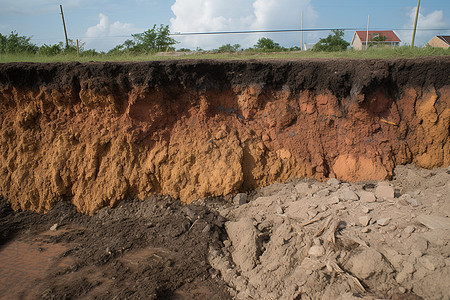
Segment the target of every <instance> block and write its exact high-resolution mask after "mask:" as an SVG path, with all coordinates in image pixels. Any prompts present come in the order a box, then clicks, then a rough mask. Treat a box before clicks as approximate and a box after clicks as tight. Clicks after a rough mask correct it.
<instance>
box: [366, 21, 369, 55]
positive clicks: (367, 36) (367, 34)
mask: <svg viewBox="0 0 450 300" xmlns="http://www.w3.org/2000/svg"><path fill="white" fill-rule="evenodd" d="M369 20H370V15H367V32H366V50H367V45H368V44H369Z"/></svg>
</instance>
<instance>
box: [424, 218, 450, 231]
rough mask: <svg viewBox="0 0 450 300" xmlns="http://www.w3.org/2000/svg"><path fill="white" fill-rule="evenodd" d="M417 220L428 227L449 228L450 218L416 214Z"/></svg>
mask: <svg viewBox="0 0 450 300" xmlns="http://www.w3.org/2000/svg"><path fill="white" fill-rule="evenodd" d="M417 221H419V222H420V223H422V224H423V225H425V226H426V227H428V228H430V229H450V218H444V217H440V216H436V215H418V216H417Z"/></svg>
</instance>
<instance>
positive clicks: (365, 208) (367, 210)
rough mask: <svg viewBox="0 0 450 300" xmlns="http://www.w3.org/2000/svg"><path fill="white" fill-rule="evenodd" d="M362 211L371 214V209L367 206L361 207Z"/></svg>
mask: <svg viewBox="0 0 450 300" xmlns="http://www.w3.org/2000/svg"><path fill="white" fill-rule="evenodd" d="M361 210H362V212H363V213H365V214H368V213H369V212H370V208H368V207H366V206H361Z"/></svg>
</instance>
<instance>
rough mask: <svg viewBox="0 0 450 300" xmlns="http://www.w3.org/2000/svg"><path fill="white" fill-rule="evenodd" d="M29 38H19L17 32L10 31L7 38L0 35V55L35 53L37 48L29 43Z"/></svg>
mask: <svg viewBox="0 0 450 300" xmlns="http://www.w3.org/2000/svg"><path fill="white" fill-rule="evenodd" d="M30 40H31V37H26V36H19V35H18V34H17V32H14V31H12V32H11V34H10V35H9V36H6V35H2V34H1V33H0V53H2V54H16V53H29V54H34V53H37V52H38V50H39V47H38V46H36V45H35V44H33V43H31V42H30Z"/></svg>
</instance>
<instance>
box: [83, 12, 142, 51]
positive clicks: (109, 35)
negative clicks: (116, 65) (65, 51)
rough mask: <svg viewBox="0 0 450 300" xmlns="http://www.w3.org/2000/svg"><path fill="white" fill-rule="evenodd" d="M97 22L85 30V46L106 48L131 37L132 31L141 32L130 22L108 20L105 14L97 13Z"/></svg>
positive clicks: (97, 48) (98, 48) (99, 48)
mask: <svg viewBox="0 0 450 300" xmlns="http://www.w3.org/2000/svg"><path fill="white" fill-rule="evenodd" d="M98 17H99V22H98V24H97V25H95V26H91V27H89V28H88V29H87V30H86V37H87V40H86V48H94V49H96V50H108V49H111V48H113V47H114V46H116V45H119V44H121V43H123V41H124V40H126V39H129V38H131V34H132V33H137V32H142V30H140V29H138V28H135V27H134V25H133V24H131V23H122V22H119V21H115V22H112V23H111V22H110V20H109V18H108V16H107V15H105V14H102V13H101V14H99V16H98Z"/></svg>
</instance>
